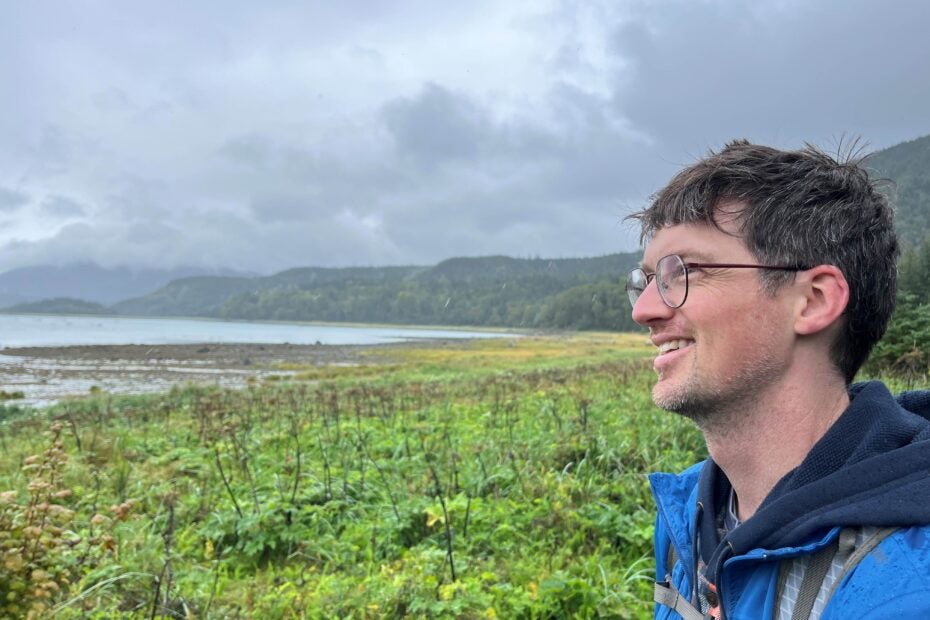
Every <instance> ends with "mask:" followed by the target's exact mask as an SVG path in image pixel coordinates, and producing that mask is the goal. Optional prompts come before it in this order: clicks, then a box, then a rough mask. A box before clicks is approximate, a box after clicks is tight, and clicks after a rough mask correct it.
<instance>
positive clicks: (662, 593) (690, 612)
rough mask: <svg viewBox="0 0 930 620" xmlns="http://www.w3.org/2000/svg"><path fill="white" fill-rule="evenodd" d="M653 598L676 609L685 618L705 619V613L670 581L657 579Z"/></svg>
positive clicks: (692, 619)
mask: <svg viewBox="0 0 930 620" xmlns="http://www.w3.org/2000/svg"><path fill="white" fill-rule="evenodd" d="M652 600H653V601H655V602H656V603H658V604H659V605H665V606H666V607H670V608H671V609H674V610H675V611H676V612H677V613H678V615H679V616H681V617H682V618H684V620H705V616H704V614H702V613H701V612H700V610H699V609H698V608H697V607H695V606H694V605H692V604H691V603H690V601H688V599H686V598H685V597H683V596H682V595H681V592H679V591H678V590H676V589H675V586H674V585H672V582H670V581H657V582H656V586H655V590H653V593H652Z"/></svg>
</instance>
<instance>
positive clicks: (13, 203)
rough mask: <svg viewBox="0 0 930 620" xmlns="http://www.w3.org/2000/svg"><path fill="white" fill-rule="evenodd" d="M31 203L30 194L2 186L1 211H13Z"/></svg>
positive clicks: (0, 188) (0, 196) (0, 189)
mask: <svg viewBox="0 0 930 620" xmlns="http://www.w3.org/2000/svg"><path fill="white" fill-rule="evenodd" d="M28 203H29V196H27V195H26V194H23V193H22V192H17V191H14V190H12V189H7V188H5V187H0V211H12V210H13V209H18V208H20V207H22V206H23V205H26V204H28Z"/></svg>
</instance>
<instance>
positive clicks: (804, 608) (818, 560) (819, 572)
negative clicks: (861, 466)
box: [775, 527, 899, 620]
mask: <svg viewBox="0 0 930 620" xmlns="http://www.w3.org/2000/svg"><path fill="white" fill-rule="evenodd" d="M898 529H899V528H896V527H886V528H882V529H880V530H878V531H876V532H875V533H874V534H873V535H872V536H870V537H869V538H867V539H866V540H865V541H863V543H862V544H861V545H859V546H858V547H856V535H857V529H856V528H844V529H843V530H841V531H840V534H839V536H837V537H836V538H835V539H834V540H833V542H832V543H831V544H829V545H827V546H825V547H823V548H822V549H820V550H818V551H817V552H816V553H815V554H813V555H812V556H811V559H810V563H809V564H808V566H807V570H806V571H804V579H803V580H802V581H801V586H800V588H799V589H798V598H797V600H796V601H795V604H794V609H793V610H792V613H791V620H809V618H810V615H811V611H813V609H814V603H816V601H817V595H818V594H820V591H821V589H822V588H823V580H824V579H825V578H826V576H827V573H828V572H830V567H831V566H832V565H833V560H834V558H836V557H837V556H839V557H841V558H842V557H846V561H845V562H844V563H843V567H842V569H841V570H840V573H839V575H837V577H836V579H835V580H834V581H833V584H832V585H831V586H830V590H829V591H828V592H827V596H826V598H825V600H824V605H826V604H827V603H828V602H829V601H830V599H831V598H832V597H833V594H834V593H835V592H836V589H837V587H839V585H840V583H841V582H842V581H843V578H844V577H846V575H848V574H849V573H850V572H852V570H853V569H854V568H855V567H856V566H857V565H858V564H859V562H861V561H862V560H863V559H864V558H865V557H866V556H867V555H868V554H869V552H870V551H872V550H873V549H874V548H875V547H877V546H878V545H879V544H880V543H881V542H882V541H883V540H885V538H887V537H888V536H889V535H891V534H892V533H894V532H895V531H897V530H898ZM790 566H791V562H784V561H783V562H782V563H781V566H780V567H779V574H778V586H777V589H776V599H775V600H776V601H781V600H782V597H783V594H784V588H785V584H786V582H787V578H788V572H789V570H790ZM775 617H776V618H777V617H778V605H776V607H775Z"/></svg>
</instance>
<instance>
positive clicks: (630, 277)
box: [625, 254, 808, 310]
mask: <svg viewBox="0 0 930 620" xmlns="http://www.w3.org/2000/svg"><path fill="white" fill-rule="evenodd" d="M672 256H674V257H676V258H677V259H678V262H679V263H681V264H682V266H683V267H684V272H685V296H684V297H683V298H682V300H681V303H680V304H678V305H677V306H673V305H672V304H671V303H669V301H668V300H667V299H666V298H665V295H664V294H663V293H662V290H661V289H657V290H658V293H659V298H660V299H661V300H662V303H664V304H665V305H666V306H668V307H669V308H671V309H672V310H677V309H678V308H681V307H682V306H683V305H685V302H686V301H688V291H689V282H688V273H689V272H690V270H691V269H712V268H718V269H775V270H779V271H806V270H807V269H808V267H789V266H786V265H747V264H744V263H691V262H685V259H684V258H682V257H681V255H680V254H666V255H665V256H663V257H662V258H660V259H659V260H657V261H656V268H657V269H658V266H659V264H660V263H661V262H662V261H664V260H665V259H666V258H670V257H672ZM637 271H641V272H642V274H643V276H645V278H646V286H644V287H643V289H642V290H641V291H639V293H638V294H637V295H636V299H633V293H634V290H633V289H632V288H631V287H630V283H631V282H632V281H633V274H634V273H636V272H637ZM656 273H657V272H655V271H654V272H652V273H647V272H646V270H645V269H643V268H642V267H636V268H635V269H631V270H630V272H629V273H628V274H627V278H626V287H625V288H626V293H627V295H628V296H629V297H630V306H635V305H636V302H637V301H638V300H639V298H640V297H642V295H643V293H645V292H646V287H648V286H649V284H650V283H651V282H652V281H653V280H655V279H656Z"/></svg>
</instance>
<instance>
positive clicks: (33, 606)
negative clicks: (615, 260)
mask: <svg viewBox="0 0 930 620" xmlns="http://www.w3.org/2000/svg"><path fill="white" fill-rule="evenodd" d="M644 345H645V342H644V339H643V338H642V337H641V336H629V335H626V336H624V335H605V334H590V335H587V336H572V337H565V338H527V339H521V340H519V341H508V340H506V339H502V340H496V341H475V342H471V343H467V344H462V345H460V346H456V347H437V348H428V349H404V350H400V351H398V352H397V354H396V355H395V354H394V353H391V354H390V355H391V357H390V358H385V357H384V355H385V354H384V353H379V354H378V355H373V356H372V358H371V360H370V363H369V364H366V365H364V366H363V368H367V369H368V370H370V371H371V373H372V374H370V375H367V376H364V377H363V378H360V376H359V372H358V368H359V367H346V372H345V375H344V376H340V375H339V374H338V373H336V372H335V371H334V370H333V371H331V372H334V374H333V375H331V376H330V377H328V380H326V381H322V382H318V381H314V382H311V383H308V382H304V381H298V380H295V379H293V378H288V377H282V378H281V379H279V380H278V381H274V382H271V383H269V384H265V385H255V386H253V387H252V388H250V389H246V390H241V391H221V390H218V389H198V388H192V387H189V388H183V389H175V390H173V391H171V392H170V393H167V394H163V395H160V396H148V397H132V398H114V397H112V396H107V395H102V396H98V397H93V398H88V399H86V400H80V401H73V402H68V403H63V404H61V405H59V406H57V407H55V408H53V409H51V410H49V411H48V412H47V413H44V414H36V415H35V416H31V417H26V418H22V417H15V418H12V419H11V420H9V421H8V422H6V424H5V425H4V426H2V427H0V429H2V435H0V442H2V447H3V450H2V452H0V454H2V456H0V459H2V463H3V466H2V468H0V472H2V473H0V490H5V489H8V491H7V492H6V493H2V494H0V530H2V531H4V532H5V535H4V537H3V542H2V545H3V548H4V550H5V558H7V560H6V561H5V563H4V564H3V565H2V566H0V607H2V610H0V615H3V616H12V617H26V616H27V614H29V613H32V614H33V616H34V617H45V616H48V615H51V614H52V612H54V613H56V614H57V616H56V617H60V618H85V617H86V618H102V617H114V616H117V615H119V616H120V617H128V618H150V617H169V618H170V617H185V618H222V617H243V618H246V617H248V618H330V617H347V618H381V617H401V616H405V615H409V616H413V617H433V618H494V617H499V618H562V617H582V618H584V617H609V618H647V617H650V616H651V611H650V610H651V607H652V604H651V602H650V601H651V583H650V581H649V579H648V578H649V577H650V575H651V566H652V560H651V554H650V549H651V543H650V539H651V534H652V520H653V504H652V500H651V496H650V493H649V490H648V483H647V480H646V477H645V474H646V472H648V471H651V470H654V469H663V470H677V469H681V468H683V467H685V466H687V465H690V464H692V463H693V462H695V461H697V460H699V459H700V458H701V457H702V455H703V444H702V441H701V439H700V437H699V435H698V434H697V432H696V431H695V430H694V429H693V428H692V427H691V426H690V425H689V424H687V423H686V422H683V421H682V420H680V419H677V418H675V417H672V416H669V415H667V414H665V413H662V412H660V411H657V410H656V409H655V408H654V407H653V406H652V404H651V402H650V398H649V386H650V384H651V381H652V371H651V369H650V368H649V364H648V361H647V360H645V359H644V358H643V354H644V353H645V352H646V351H648V348H647V347H646V346H644ZM294 370H298V371H301V372H304V371H305V372H311V371H313V370H314V368H313V367H309V368H306V369H299V368H295V369H294ZM381 371H383V372H381ZM10 558H13V559H10Z"/></svg>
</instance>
